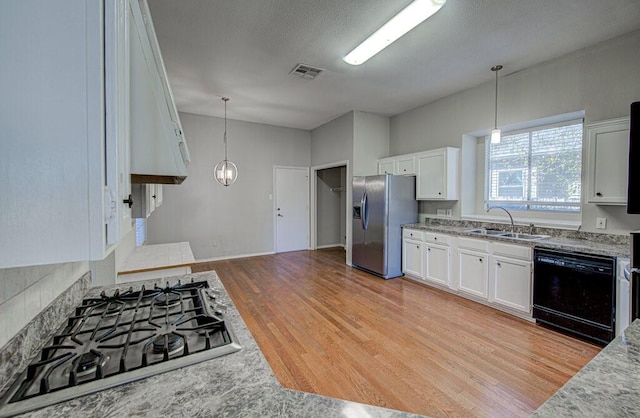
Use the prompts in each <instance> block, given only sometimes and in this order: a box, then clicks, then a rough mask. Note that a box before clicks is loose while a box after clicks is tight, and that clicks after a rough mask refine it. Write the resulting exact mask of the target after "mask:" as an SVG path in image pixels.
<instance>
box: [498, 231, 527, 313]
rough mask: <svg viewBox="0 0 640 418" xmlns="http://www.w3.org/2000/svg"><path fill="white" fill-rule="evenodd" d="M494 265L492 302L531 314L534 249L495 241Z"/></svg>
mask: <svg viewBox="0 0 640 418" xmlns="http://www.w3.org/2000/svg"><path fill="white" fill-rule="evenodd" d="M491 247H492V254H493V255H492V257H491V266H490V268H489V271H490V277H491V283H490V297H489V301H490V302H492V303H497V304H500V305H502V306H505V307H508V308H512V309H516V310H518V311H521V312H524V313H530V312H531V287H532V286H531V284H532V282H531V277H532V262H531V248H529V247H524V246H519V245H510V244H503V243H497V242H494V243H492V245H491Z"/></svg>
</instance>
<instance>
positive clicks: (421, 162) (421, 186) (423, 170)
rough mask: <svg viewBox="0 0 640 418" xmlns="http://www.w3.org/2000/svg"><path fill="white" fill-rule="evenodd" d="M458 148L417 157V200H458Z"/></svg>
mask: <svg viewBox="0 0 640 418" xmlns="http://www.w3.org/2000/svg"><path fill="white" fill-rule="evenodd" d="M459 156H460V150H459V149H458V148H451V147H447V148H442V149H438V150H434V151H429V152H423V153H420V154H419V155H417V156H416V165H417V172H416V199H418V200H458V171H459Z"/></svg>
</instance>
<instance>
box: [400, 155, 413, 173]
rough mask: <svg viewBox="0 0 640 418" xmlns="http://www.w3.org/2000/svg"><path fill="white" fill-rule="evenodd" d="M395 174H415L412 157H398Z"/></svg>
mask: <svg viewBox="0 0 640 418" xmlns="http://www.w3.org/2000/svg"><path fill="white" fill-rule="evenodd" d="M397 174H399V175H402V176H411V175H415V174H416V159H415V157H414V156H404V157H398V171H397Z"/></svg>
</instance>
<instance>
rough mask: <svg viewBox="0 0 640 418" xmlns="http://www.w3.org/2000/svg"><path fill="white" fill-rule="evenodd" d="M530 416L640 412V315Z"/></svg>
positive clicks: (622, 415)
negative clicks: (639, 317)
mask: <svg viewBox="0 0 640 418" xmlns="http://www.w3.org/2000/svg"><path fill="white" fill-rule="evenodd" d="M533 416H535V417H637V416H640V319H637V320H635V321H634V322H633V323H632V324H631V325H630V326H629V328H627V329H626V330H625V331H624V333H623V335H620V336H618V337H617V338H616V339H615V340H613V341H612V342H611V343H609V345H607V346H606V347H605V348H604V349H603V350H602V351H601V352H600V353H599V354H598V355H597V356H595V357H594V358H593V360H591V361H590V362H589V363H588V364H587V365H586V366H584V367H583V368H582V370H580V371H579V372H578V374H576V375H575V376H573V378H571V380H569V381H568V382H567V383H566V384H565V385H564V386H563V387H561V388H560V390H558V391H557V392H556V393H555V394H554V395H553V396H552V397H551V398H549V399H548V400H547V402H545V403H544V404H542V406H541V407H540V408H538V410H537V411H536V412H535V413H534V415H533Z"/></svg>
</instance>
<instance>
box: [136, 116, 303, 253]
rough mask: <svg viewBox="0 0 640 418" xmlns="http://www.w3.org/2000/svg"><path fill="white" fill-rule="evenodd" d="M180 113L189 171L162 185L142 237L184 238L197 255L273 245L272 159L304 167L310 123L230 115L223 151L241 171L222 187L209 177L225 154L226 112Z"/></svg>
mask: <svg viewBox="0 0 640 418" xmlns="http://www.w3.org/2000/svg"><path fill="white" fill-rule="evenodd" d="M180 118H181V122H182V126H183V129H184V132H185V136H186V138H187V141H188V144H189V150H190V153H191V159H192V161H191V164H190V165H189V167H188V169H189V176H188V177H187V179H186V180H185V181H184V183H183V184H181V185H178V186H165V187H163V192H164V202H163V204H162V206H160V207H159V208H158V209H156V211H155V212H154V213H153V215H152V216H150V217H149V219H148V239H147V243H148V244H158V243H167V242H179V241H189V243H190V244H191V249H192V250H193V254H194V256H195V258H196V259H197V260H206V259H212V258H225V257H231V256H240V255H251V254H262V253H270V252H273V251H274V247H273V245H274V243H273V237H274V235H273V234H274V231H273V200H270V195H272V194H273V166H274V165H281V166H298V167H309V165H310V163H311V160H310V133H309V131H304V130H300V129H291V128H282V127H277V126H271V125H263V124H256V123H250V122H240V121H235V120H228V121H227V138H228V153H229V154H228V155H229V159H230V160H231V161H233V162H235V163H236V164H237V166H238V172H239V174H238V180H237V181H236V183H235V184H233V185H231V186H229V187H224V186H221V185H220V184H218V183H216V181H215V180H214V178H213V167H214V166H215V165H216V164H217V163H218V162H219V161H221V160H222V159H223V158H224V145H223V142H222V134H223V132H224V120H223V119H220V118H215V117H209V116H200V115H193V114H189V113H181V114H180Z"/></svg>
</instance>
